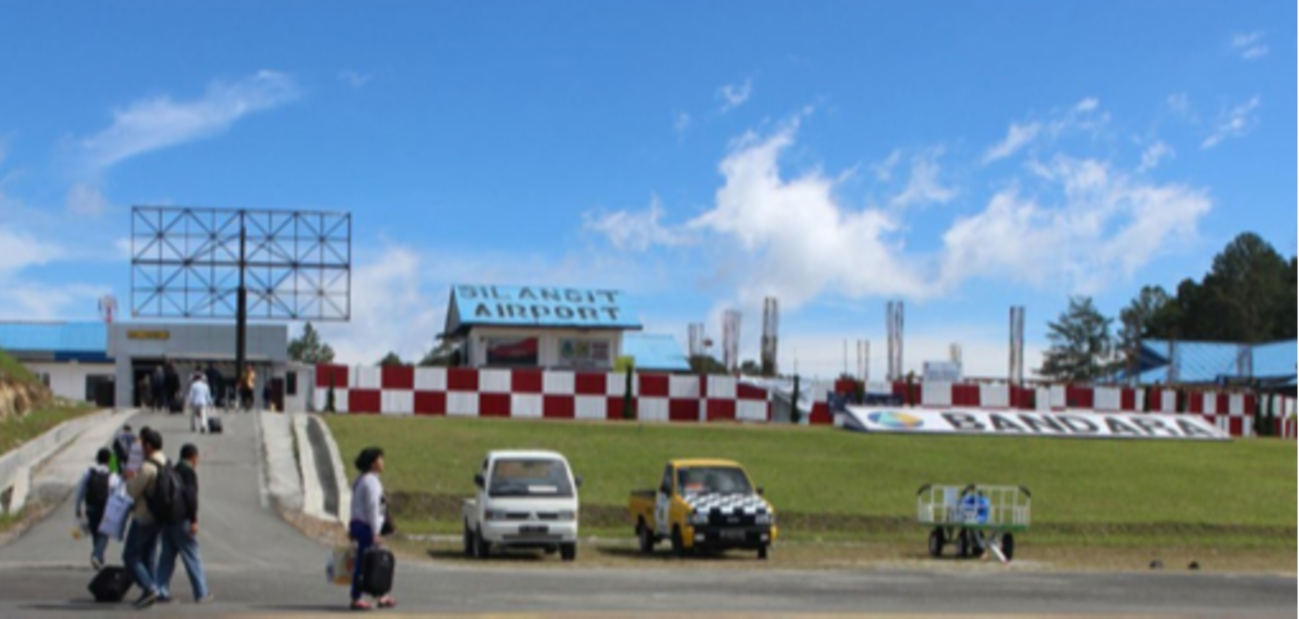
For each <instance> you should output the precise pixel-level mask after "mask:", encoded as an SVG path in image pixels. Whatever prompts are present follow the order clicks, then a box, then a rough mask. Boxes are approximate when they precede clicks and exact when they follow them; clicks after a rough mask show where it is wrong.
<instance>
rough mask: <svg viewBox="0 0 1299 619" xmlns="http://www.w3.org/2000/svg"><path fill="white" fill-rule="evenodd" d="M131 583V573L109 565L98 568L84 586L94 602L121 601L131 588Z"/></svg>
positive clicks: (122, 568)
mask: <svg viewBox="0 0 1299 619" xmlns="http://www.w3.org/2000/svg"><path fill="white" fill-rule="evenodd" d="M131 584H132V581H131V574H130V572H127V571H126V568H124V567H118V566H115V565H110V566H108V567H105V568H103V569H101V570H99V573H98V574H95V577H94V578H93V579H91V581H90V586H88V587H86V588H87V589H90V594H91V595H93V596H95V601H96V602H121V601H122V598H124V597H126V592H127V591H130V590H131Z"/></svg>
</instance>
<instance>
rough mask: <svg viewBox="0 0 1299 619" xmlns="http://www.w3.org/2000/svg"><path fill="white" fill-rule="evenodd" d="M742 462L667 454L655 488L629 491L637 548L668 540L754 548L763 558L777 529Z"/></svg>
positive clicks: (710, 547)
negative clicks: (673, 458)
mask: <svg viewBox="0 0 1299 619" xmlns="http://www.w3.org/2000/svg"><path fill="white" fill-rule="evenodd" d="M762 494H763V490H762V488H761V487H756V488H755V487H754V485H753V483H752V482H751V481H750V479H749V475H748V473H746V472H745V471H744V467H742V466H740V465H739V464H737V463H735V462H729V461H725V460H672V461H670V462H668V463H667V466H665V467H664V469H663V476H662V478H661V480H660V481H659V487H658V489H656V490H639V491H635V492H632V493H631V500H630V502H629V511H630V513H631V520H632V524H633V525H634V526H635V528H636V537H637V539H639V540H640V550H641V552H642V553H645V554H649V553H651V552H653V551H654V545H655V544H657V543H658V542H661V541H663V540H665V539H666V540H670V542H671V544H672V552H673V553H675V554H676V555H677V556H685V555H687V554H689V553H691V552H694V551H696V550H704V551H722V550H729V549H747V550H756V551H757V552H758V558H759V559H766V558H767V554H768V552H769V549H770V548H771V545H772V543H774V542H775V541H776V537H777V535H778V531H777V527H776V511H775V509H773V508H772V506H771V504H770V503H768V502H767V500H766V499H765V498H763V496H762Z"/></svg>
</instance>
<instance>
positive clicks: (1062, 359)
mask: <svg viewBox="0 0 1299 619" xmlns="http://www.w3.org/2000/svg"><path fill="white" fill-rule="evenodd" d="M1112 322H1113V319H1111V318H1107V317H1105V316H1104V315H1102V314H1101V313H1100V310H1098V309H1096V305H1095V304H1094V303H1093V302H1092V299H1091V297H1071V298H1070V299H1069V309H1067V310H1065V311H1064V312H1063V313H1061V314H1060V318H1059V319H1058V320H1056V321H1055V322H1051V323H1049V324H1048V328H1049V329H1050V333H1048V334H1047V339H1049V340H1050V341H1051V347H1050V348H1049V349H1047V351H1046V354H1045V357H1046V358H1045V360H1044V362H1043V364H1042V367H1041V369H1039V370H1038V373H1039V374H1041V375H1042V376H1044V377H1047V378H1050V379H1052V380H1057V381H1066V382H1091V381H1094V380H1097V379H1099V378H1101V377H1103V376H1105V375H1106V374H1107V373H1108V372H1109V371H1110V370H1111V369H1112V367H1111V364H1112V361H1113V351H1114V342H1113V340H1112V338H1111V336H1110V323H1112Z"/></svg>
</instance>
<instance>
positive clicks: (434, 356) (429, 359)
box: [418, 340, 460, 368]
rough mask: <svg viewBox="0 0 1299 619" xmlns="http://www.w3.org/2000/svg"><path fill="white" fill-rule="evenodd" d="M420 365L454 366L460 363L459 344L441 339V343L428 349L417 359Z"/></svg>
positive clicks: (424, 366) (423, 366) (425, 366)
mask: <svg viewBox="0 0 1299 619" xmlns="http://www.w3.org/2000/svg"><path fill="white" fill-rule="evenodd" d="M418 365H419V366H420V367H422V368H427V367H455V366H458V365H460V346H459V345H458V344H457V343H455V342H452V341H448V340H443V341H442V343H441V344H438V345H437V346H434V347H433V348H431V349H429V351H428V352H426V353H424V357H423V358H421V359H420V360H419V364H418Z"/></svg>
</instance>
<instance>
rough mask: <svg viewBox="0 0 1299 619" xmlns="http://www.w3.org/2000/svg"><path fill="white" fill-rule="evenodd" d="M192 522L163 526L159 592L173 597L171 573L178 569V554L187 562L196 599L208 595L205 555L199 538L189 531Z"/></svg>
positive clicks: (159, 561)
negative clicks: (200, 548) (202, 552)
mask: <svg viewBox="0 0 1299 619" xmlns="http://www.w3.org/2000/svg"><path fill="white" fill-rule="evenodd" d="M189 527H190V522H189V521H188V520H186V521H184V522H178V523H176V524H169V525H167V526H165V527H163V528H162V555H161V556H159V557H158V594H159V595H161V596H162V597H165V598H170V597H171V575H172V574H173V573H174V572H175V571H176V555H180V560H181V561H182V562H183V563H184V564H185V573H186V574H188V575H189V585H190V588H191V589H193V590H194V599H195V600H196V601H197V600H201V599H203V598H205V597H207V593H208V591H207V576H206V575H205V574H204V573H203V557H202V556H200V555H199V549H198V538H197V537H195V536H193V535H190V533H189Z"/></svg>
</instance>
